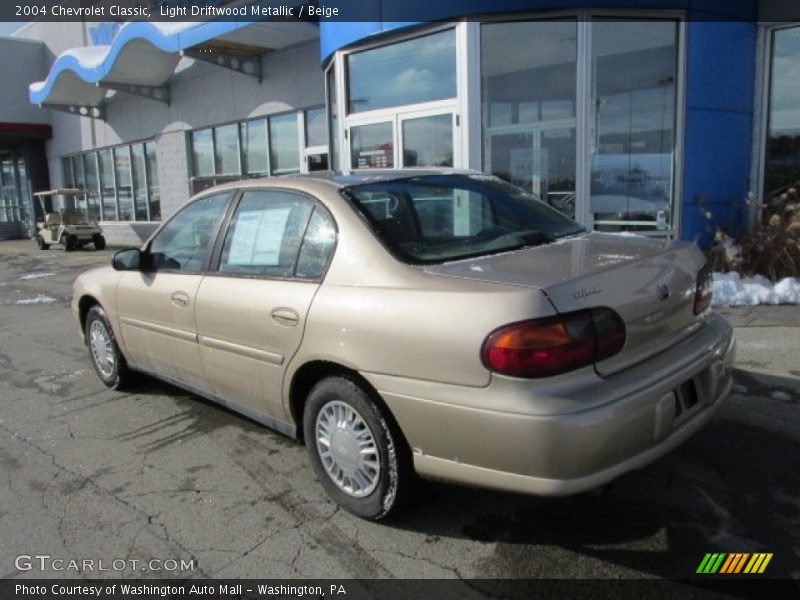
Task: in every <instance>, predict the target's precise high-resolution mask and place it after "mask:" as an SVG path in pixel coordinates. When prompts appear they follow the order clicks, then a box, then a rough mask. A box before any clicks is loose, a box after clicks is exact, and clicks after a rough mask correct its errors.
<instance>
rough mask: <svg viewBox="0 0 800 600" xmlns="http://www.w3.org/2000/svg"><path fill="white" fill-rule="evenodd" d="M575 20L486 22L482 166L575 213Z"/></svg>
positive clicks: (482, 53)
mask: <svg viewBox="0 0 800 600" xmlns="http://www.w3.org/2000/svg"><path fill="white" fill-rule="evenodd" d="M577 27H578V25H577V23H576V22H575V21H571V22H570V21H541V22H518V23H491V24H485V25H483V26H482V27H481V75H482V85H481V92H482V95H483V136H484V169H485V170H486V171H489V172H491V173H494V174H495V175H498V176H499V177H502V178H503V179H505V180H506V181H509V182H511V183H513V184H514V185H517V186H519V187H521V188H523V189H525V190H527V191H529V192H533V193H535V194H537V195H538V196H539V197H541V198H542V199H544V200H546V201H547V202H548V203H549V204H551V205H552V206H554V207H556V208H558V209H559V210H560V211H561V212H563V213H565V214H567V215H569V216H574V215H575V178H576V174H575V173H576V167H575V165H576V161H575V158H576V136H575V125H576V118H575V116H576V94H577V92H576V81H577V52H578V46H577Z"/></svg>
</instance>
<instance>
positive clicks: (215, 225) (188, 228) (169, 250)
mask: <svg viewBox="0 0 800 600" xmlns="http://www.w3.org/2000/svg"><path fill="white" fill-rule="evenodd" d="M229 198H230V193H229V192H225V193H217V194H212V195H209V196H205V197H203V198H200V199H198V200H195V201H193V202H191V203H190V204H188V205H186V206H185V207H183V208H182V209H181V210H180V211H178V212H177V213H176V214H175V216H174V217H173V218H172V219H170V220H169V221H168V222H167V223H166V224H165V225H164V226H163V227H162V228H161V229H160V230H159V231H158V233H157V234H156V235H155V237H154V238H153V239H152V240H151V242H150V243H149V245H148V248H147V250H146V252H145V262H146V263H147V264H145V265H144V268H143V269H142V270H140V271H125V272H124V273H123V274H122V276H121V277H120V280H119V283H118V285H117V310H118V312H119V321H120V329H121V334H122V339H123V341H124V343H125V347H126V356H127V358H128V360H129V361H130V362H131V363H133V364H134V365H135V366H138V367H140V368H144V369H146V370H149V371H153V372H154V373H156V374H158V375H162V376H165V377H167V378H170V379H175V380H177V381H179V382H182V383H185V384H188V385H190V386H192V387H194V388H197V389H199V390H207V389H208V386H207V385H206V382H205V376H204V373H203V369H202V364H201V361H200V352H199V349H198V346H197V331H196V324H195V298H196V295H197V290H198V288H199V287H200V282H201V281H202V280H203V277H204V274H205V272H206V271H207V269H208V264H209V261H210V258H211V248H212V247H213V245H214V240H215V239H216V236H217V235H218V231H219V227H220V224H221V222H222V217H223V214H224V213H225V209H226V207H227V206H228V200H229Z"/></svg>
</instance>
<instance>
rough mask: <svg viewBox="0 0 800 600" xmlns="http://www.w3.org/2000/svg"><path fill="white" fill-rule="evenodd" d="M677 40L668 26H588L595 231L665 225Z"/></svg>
mask: <svg viewBox="0 0 800 600" xmlns="http://www.w3.org/2000/svg"><path fill="white" fill-rule="evenodd" d="M677 36H678V26H677V23H676V22H673V21H660V22H659V21H652V22H634V21H631V22H619V21H616V22H608V21H597V22H594V23H593V27H592V72H593V73H594V76H595V84H594V89H593V90H592V100H591V106H592V107H593V109H594V114H593V118H592V122H593V123H594V135H593V143H592V162H591V169H592V172H591V210H592V212H593V213H594V220H595V226H596V228H597V229H602V230H607V231H620V230H643V229H661V230H666V229H669V228H670V227H671V224H670V221H671V214H670V213H671V209H670V206H671V203H670V201H671V198H672V185H673V181H672V171H673V169H672V163H673V152H674V146H675V85H676V76H677Z"/></svg>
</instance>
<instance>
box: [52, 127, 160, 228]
mask: <svg viewBox="0 0 800 600" xmlns="http://www.w3.org/2000/svg"><path fill="white" fill-rule="evenodd" d="M62 167H63V168H64V186H65V187H79V188H81V189H85V190H86V196H85V198H80V199H79V204H78V207H79V208H86V209H87V216H88V217H89V218H90V219H92V220H95V221H146V220H148V212H147V211H148V203H149V208H150V214H149V219H150V220H151V221H158V220H160V219H161V202H160V200H161V199H160V196H159V192H158V165H157V163H156V148H155V144H154V143H152V142H148V143H146V144H142V143H139V144H132V145H125V146H117V147H115V148H104V149H103V150H98V151H97V152H87V153H85V154H78V155H75V156H72V157H66V158H63V159H62ZM75 172H77V173H78V178H77V179H75V178H74V173H75ZM118 209H119V213H118V212H117V211H118Z"/></svg>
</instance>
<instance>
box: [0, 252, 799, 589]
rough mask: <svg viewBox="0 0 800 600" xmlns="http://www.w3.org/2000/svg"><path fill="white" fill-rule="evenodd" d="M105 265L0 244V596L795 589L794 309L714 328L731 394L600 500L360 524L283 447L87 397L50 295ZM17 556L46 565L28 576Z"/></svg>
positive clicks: (153, 401)
mask: <svg viewBox="0 0 800 600" xmlns="http://www.w3.org/2000/svg"><path fill="white" fill-rule="evenodd" d="M110 256H111V252H110V251H102V252H95V251H93V250H91V249H86V250H83V251H78V252H72V253H65V252H64V251H63V250H61V249H58V248H56V247H54V248H53V249H51V250H49V251H47V252H44V251H39V250H37V249H36V248H35V245H34V244H33V242H28V241H25V242H20V241H14V242H7V241H6V242H0V481H1V482H2V483H0V540H2V543H0V577H2V578H9V577H18V578H32V577H42V576H46V577H56V576H58V577H116V576H137V577H164V576H171V577H220V578H236V577H248V578H250V577H265V578H268V577H318V578H325V577H353V578H356V577H358V578H388V577H414V578H428V577H430V578H453V577H460V578H475V577H482V578H540V577H547V578H561V577H569V578H573V577H579V578H594V577H601V578H643V577H644V578H650V577H656V578H674V579H685V578H690V579H691V578H693V577H700V576H697V575H695V571H696V569H697V567H698V565H699V563H700V561H701V560H702V558H703V556H704V554H705V553H707V552H769V553H773V554H774V556H773V559H772V561H771V562H770V564H769V567H768V569H767V571H766V572H765V574H764V575H763V576H764V577H784V578H785V577H793V578H800V308H799V307H796V306H793V307H759V308H755V309H725V310H722V311H721V312H723V314H725V315H726V316H727V317H728V318H729V319H731V320H732V321H733V323H734V324H735V325H736V328H737V329H736V333H737V336H738V340H739V346H738V353H737V370H736V373H735V386H734V393H733V394H732V396H731V397H730V398H729V399H728V401H727V402H726V404H725V405H724V406H723V407H722V408H721V409H720V411H719V412H718V413H717V415H716V416H715V418H714V419H713V421H712V422H711V423H710V424H709V425H708V426H707V427H706V428H705V429H703V430H702V431H701V432H700V433H698V434H697V435H696V436H695V437H693V438H692V439H690V440H689V441H688V442H687V443H686V444H684V445H683V446H681V447H680V448H679V449H678V450H677V451H675V452H673V453H672V454H670V455H668V456H666V457H664V458H662V459H661V460H659V461H658V462H656V463H654V464H653V465H651V466H649V467H647V468H645V469H643V470H641V471H637V472H634V473H630V474H628V475H625V476H623V477H621V478H620V479H619V480H617V481H616V482H614V483H613V484H612V485H611V486H610V487H609V488H608V489H606V490H604V491H603V492H597V493H590V494H584V495H581V496H577V497H572V498H561V499H543V498H533V497H526V496H519V495H512V494H505V493H496V492H491V491H485V490H475V489H471V488H465V487H459V486H454V485H447V484H443V483H423V484H420V485H419V486H418V488H417V490H416V493H415V494H414V497H413V500H412V501H411V503H410V505H409V506H408V507H407V509H406V510H405V511H404V512H402V513H401V514H399V515H397V516H396V517H395V518H393V519H391V520H390V521H386V522H382V523H378V524H375V523H368V522H365V521H361V520H359V519H357V518H355V517H353V516H351V515H349V514H348V513H346V512H344V511H341V510H338V509H337V507H336V506H335V505H334V504H332V503H331V502H330V501H329V500H328V499H327V498H326V496H325V495H324V493H323V491H322V489H321V487H320V486H319V485H318V484H317V483H316V481H315V479H314V475H313V473H312V471H311V469H310V467H309V466H308V461H307V459H306V452H305V448H304V447H303V446H302V445H301V444H300V443H298V442H295V441H292V440H289V439H287V438H285V437H283V436H281V435H280V434H277V433H274V432H272V431H270V430H268V429H264V428H263V427H261V426H259V425H257V424H256V423H254V422H252V421H249V420H248V419H246V418H243V417H241V416H238V415H236V414H233V413H231V412H228V411H226V410H225V409H222V408H220V407H218V406H216V405H214V404H211V403H209V402H206V401H205V400H202V399H200V398H198V397H196V396H194V395H192V394H190V393H187V392H184V391H182V390H180V389H178V388H175V387H173V386H170V385H168V384H165V383H161V382H159V381H157V380H154V379H151V378H144V377H143V378H142V379H141V381H140V382H139V383H138V384H137V385H136V386H135V387H133V388H132V389H130V390H128V391H126V392H124V393H122V392H115V391H111V390H107V389H106V388H104V387H103V385H102V384H101V383H100V381H99V380H98V378H97V377H96V376H95V373H94V371H93V369H92V366H91V364H90V362H89V357H88V354H87V350H86V348H85V347H84V346H83V344H82V341H81V339H80V337H79V335H78V330H77V326H76V323H75V322H74V321H73V319H72V315H71V314H70V311H69V297H70V292H71V283H72V281H73V279H74V278H75V276H76V275H77V274H78V273H79V272H81V271H83V270H85V269H88V268H90V267H92V266H95V265H102V264H108V262H109V260H110ZM564 443H565V444H568V443H569V440H565V441H564ZM28 555H31V556H32V555H48V556H50V557H51V559H50V560H49V561H48V563H47V565H45V566H46V568H44V569H42V568H41V566H42V564H34V565H33V566H32V567H31V568H30V569H27V566H26V562H25V560H24V559H23V561H22V563H20V561H19V559H18V558H17V557H19V556H28ZM55 559H64V560H67V561H68V560H82V561H83V560H94V561H99V560H101V559H102V560H103V561H105V565H106V566H107V567H108V565H109V564H110V563H111V561H113V560H125V561H127V562H126V563H125V565H126V566H125V567H124V568H123V569H122V570H116V569H113V568H112V569H111V570H109V571H100V572H97V571H96V570H92V569H94V568H95V567H96V563H94V566H93V567H91V568H90V569H85V568H79V569H76V570H71V569H69V568H68V567H69V563H56V565H57V566H60V567H61V570H59V569H57V568H56V567H54V565H53V564H52V560H55ZM153 559H157V560H158V561H161V562H159V563H150V562H149V561H152V560H153ZM169 560H176V561H180V560H184V561H190V562H191V563H192V565H193V566H192V567H191V568H185V569H184V568H175V569H172V568H171V567H172V566H173V565H172V563H169V562H168V561H169ZM134 561H136V562H134ZM122 564H123V563H121V562H118V563H117V565H122ZM20 566H21V567H23V568H22V569H20V568H18V567H20ZM84 566H85V565H84ZM143 569H144V570H143ZM159 569H160V570H159Z"/></svg>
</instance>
